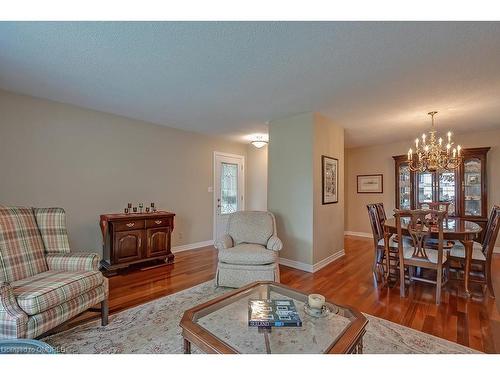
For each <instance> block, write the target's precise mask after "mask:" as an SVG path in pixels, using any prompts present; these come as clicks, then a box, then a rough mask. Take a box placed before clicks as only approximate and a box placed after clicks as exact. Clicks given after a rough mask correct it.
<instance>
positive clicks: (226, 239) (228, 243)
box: [214, 234, 234, 250]
mask: <svg viewBox="0 0 500 375" xmlns="http://www.w3.org/2000/svg"><path fill="white" fill-rule="evenodd" d="M214 246H215V247H216V248H217V250H224V249H229V248H230V247H233V246H234V244H233V238H232V237H231V236H230V235H229V234H225V235H223V236H222V237H221V238H219V239H218V240H217V241H215V243H214Z"/></svg>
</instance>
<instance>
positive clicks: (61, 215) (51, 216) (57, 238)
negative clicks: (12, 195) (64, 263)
mask: <svg viewBox="0 0 500 375" xmlns="http://www.w3.org/2000/svg"><path fill="white" fill-rule="evenodd" d="M33 213H34V214H35V218H36V222H37V224H38V229H39V230H40V234H41V235H42V240H43V244H44V245H45V252H46V253H48V254H51V253H69V252H70V248H69V241H68V231H67V229H66V213H65V212H64V209H62V208H56V207H54V208H33Z"/></svg>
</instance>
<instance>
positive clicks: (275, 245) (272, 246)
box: [266, 236, 283, 251]
mask: <svg viewBox="0 0 500 375" xmlns="http://www.w3.org/2000/svg"><path fill="white" fill-rule="evenodd" d="M266 248H267V249H269V250H274V251H280V250H281V249H282V248H283V242H281V240H280V239H279V238H278V236H271V238H269V240H268V241H267V245H266Z"/></svg>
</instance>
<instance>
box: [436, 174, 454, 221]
mask: <svg viewBox="0 0 500 375" xmlns="http://www.w3.org/2000/svg"><path fill="white" fill-rule="evenodd" d="M439 202H450V205H449V206H448V214H449V215H455V212H456V196H455V172H439Z"/></svg>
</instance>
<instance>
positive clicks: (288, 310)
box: [248, 299, 302, 327]
mask: <svg viewBox="0 0 500 375" xmlns="http://www.w3.org/2000/svg"><path fill="white" fill-rule="evenodd" d="M248 325H249V326H250V327H301V326H302V320H300V316H299V313H298V312H297V308H296V306H295V303H294V302H293V301H292V300H290V299H282V300H281V299H273V300H271V299H251V300H249V301H248Z"/></svg>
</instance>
